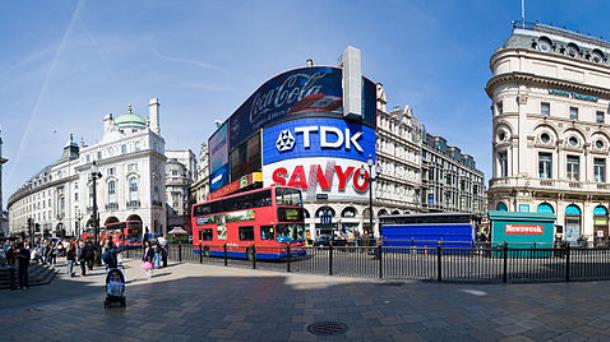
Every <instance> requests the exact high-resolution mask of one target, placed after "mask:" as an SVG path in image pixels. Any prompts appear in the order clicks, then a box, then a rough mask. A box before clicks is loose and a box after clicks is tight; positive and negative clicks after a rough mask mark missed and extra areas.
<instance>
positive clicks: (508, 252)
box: [124, 242, 610, 283]
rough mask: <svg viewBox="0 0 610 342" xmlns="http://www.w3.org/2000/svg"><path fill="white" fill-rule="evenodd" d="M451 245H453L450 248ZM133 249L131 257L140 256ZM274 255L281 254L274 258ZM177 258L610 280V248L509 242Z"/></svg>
mask: <svg viewBox="0 0 610 342" xmlns="http://www.w3.org/2000/svg"><path fill="white" fill-rule="evenodd" d="M449 246H451V247H449ZM141 254H142V251H141V249H130V250H128V251H126V252H125V253H124V256H126V257H128V258H129V257H136V258H139V257H141ZM271 258H277V259H274V260H272V259H271ZM168 259H169V260H171V261H174V262H176V261H177V262H188V263H199V264H207V265H218V266H230V267H242V268H251V269H262V270H275V271H282V272H295V273H310V274H319V275H330V276H348V277H361V278H381V279H394V280H396V279H418V280H430V281H437V282H477V283H481V282H483V283H521V282H563V281H583V280H603V279H609V280H610V248H607V247H604V248H581V247H571V246H569V245H563V246H561V247H554V246H553V247H547V246H543V247H538V246H534V245H533V244H532V245H528V246H523V247H521V246H519V247H512V246H511V247H509V246H508V245H507V244H495V245H491V244H479V245H477V244H472V245H471V246H464V247H461V246H460V247H455V246H452V245H451V244H449V243H447V244H445V243H442V242H441V243H439V242H437V243H436V244H435V245H433V244H427V243H426V244H425V246H420V245H418V244H417V243H414V244H413V245H412V246H411V245H409V246H379V245H370V246H333V245H331V246H319V247H313V246H295V245H290V246H281V247H267V246H260V245H254V244H252V245H250V246H248V247H247V248H244V247H241V248H238V247H234V246H231V245H227V244H214V245H209V244H206V245H203V244H202V245H192V244H175V245H169V246H168Z"/></svg>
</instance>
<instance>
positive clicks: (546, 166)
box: [538, 153, 553, 178]
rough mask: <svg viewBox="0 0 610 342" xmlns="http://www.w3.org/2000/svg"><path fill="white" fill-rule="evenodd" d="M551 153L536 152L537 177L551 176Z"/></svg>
mask: <svg viewBox="0 0 610 342" xmlns="http://www.w3.org/2000/svg"><path fill="white" fill-rule="evenodd" d="M552 169H553V155H552V154H551V153H538V177H540V178H553V171H552Z"/></svg>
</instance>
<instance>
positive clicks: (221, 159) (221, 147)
mask: <svg viewBox="0 0 610 342" xmlns="http://www.w3.org/2000/svg"><path fill="white" fill-rule="evenodd" d="M228 127H229V123H228V120H227V121H225V123H224V124H223V125H222V126H220V128H219V129H218V130H217V131H216V132H215V133H214V134H213V135H212V136H211V137H210V139H209V140H208V148H209V150H208V151H209V152H208V153H209V168H210V192H213V191H216V190H218V189H220V188H221V187H223V186H225V185H227V184H228V183H229V141H228Z"/></svg>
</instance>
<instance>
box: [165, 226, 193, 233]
mask: <svg viewBox="0 0 610 342" xmlns="http://www.w3.org/2000/svg"><path fill="white" fill-rule="evenodd" d="M167 234H171V235H176V234H188V233H187V232H186V230H184V229H182V228H180V227H174V229H172V230H170V231H169V232H168V233H167Z"/></svg>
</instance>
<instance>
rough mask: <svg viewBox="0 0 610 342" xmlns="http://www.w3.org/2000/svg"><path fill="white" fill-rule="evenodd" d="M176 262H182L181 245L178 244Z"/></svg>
mask: <svg viewBox="0 0 610 342" xmlns="http://www.w3.org/2000/svg"><path fill="white" fill-rule="evenodd" d="M178 262H182V243H180V242H178Z"/></svg>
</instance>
